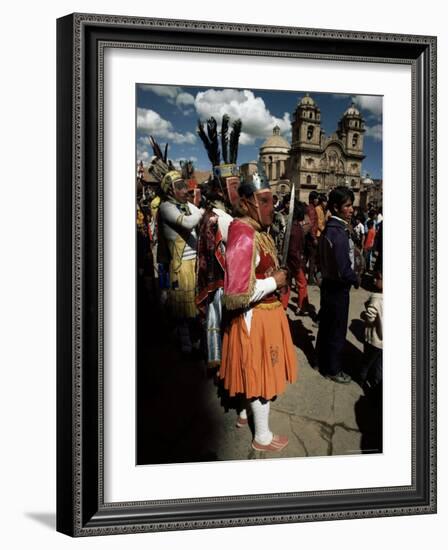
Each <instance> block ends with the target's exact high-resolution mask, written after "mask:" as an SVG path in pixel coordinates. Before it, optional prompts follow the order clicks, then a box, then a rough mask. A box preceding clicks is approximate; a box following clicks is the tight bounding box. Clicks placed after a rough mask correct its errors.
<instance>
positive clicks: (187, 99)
mask: <svg viewBox="0 0 448 550" xmlns="http://www.w3.org/2000/svg"><path fill="white" fill-rule="evenodd" d="M176 105H178V106H181V105H194V96H193V95H191V94H188V93H187V92H180V93H179V94H178V95H177V97H176Z"/></svg>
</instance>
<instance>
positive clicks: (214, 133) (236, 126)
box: [197, 114, 242, 178]
mask: <svg viewBox="0 0 448 550" xmlns="http://www.w3.org/2000/svg"><path fill="white" fill-rule="evenodd" d="M229 122H230V118H229V115H227V114H225V115H224V116H223V117H222V123H221V151H220V150H219V137H218V129H217V128H218V125H217V123H216V120H215V118H214V117H210V118H209V119H208V120H207V133H206V132H205V130H204V124H203V123H202V122H201V121H200V120H199V121H198V130H197V133H198V136H199V137H200V138H201V141H202V143H203V144H204V146H205V149H206V151H207V154H208V158H209V159H210V162H211V163H212V166H213V174H214V175H215V176H217V177H224V178H226V177H230V176H236V175H238V168H237V166H236V162H237V158H238V142H239V138H240V134H241V128H242V122H241V120H240V119H238V120H235V121H234V122H233V124H232V131H231V133H230V138H229ZM221 155H222V160H223V162H221Z"/></svg>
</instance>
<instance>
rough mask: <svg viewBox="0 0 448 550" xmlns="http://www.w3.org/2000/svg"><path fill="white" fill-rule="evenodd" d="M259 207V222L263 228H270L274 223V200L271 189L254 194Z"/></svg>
mask: <svg viewBox="0 0 448 550" xmlns="http://www.w3.org/2000/svg"><path fill="white" fill-rule="evenodd" d="M254 197H255V202H256V205H257V212H258V221H259V222H260V224H261V225H262V226H263V227H269V226H270V225H271V224H272V222H273V221H274V198H273V196H272V191H271V190H270V189H263V190H262V191H257V192H256V193H255V194H254Z"/></svg>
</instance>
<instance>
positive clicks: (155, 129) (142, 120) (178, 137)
mask: <svg viewBox="0 0 448 550" xmlns="http://www.w3.org/2000/svg"><path fill="white" fill-rule="evenodd" d="M137 128H138V129H139V130H142V131H145V132H147V133H148V134H150V135H152V136H154V137H157V138H161V139H166V140H167V141H168V142H173V143H190V144H191V143H195V142H196V136H195V134H193V133H192V132H187V133H185V134H181V133H179V132H175V131H174V128H173V125H172V124H171V122H170V121H169V120H165V119H164V118H162V117H161V116H160V115H159V113H156V112H155V111H153V110H152V109H142V108H139V109H137ZM146 139H147V138H146Z"/></svg>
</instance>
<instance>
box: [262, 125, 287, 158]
mask: <svg viewBox="0 0 448 550" xmlns="http://www.w3.org/2000/svg"><path fill="white" fill-rule="evenodd" d="M290 147H291V146H290V145H289V143H288V142H287V141H286V139H285V138H284V137H282V136H281V135H280V128H279V126H276V127H275V128H274V129H273V131H272V136H269V137H268V138H267V139H266V141H265V142H264V143H263V145H262V146H261V147H260V149H261V152H263V150H264V149H272V148H274V149H285V153H287V152H288V151H289V149H290Z"/></svg>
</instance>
